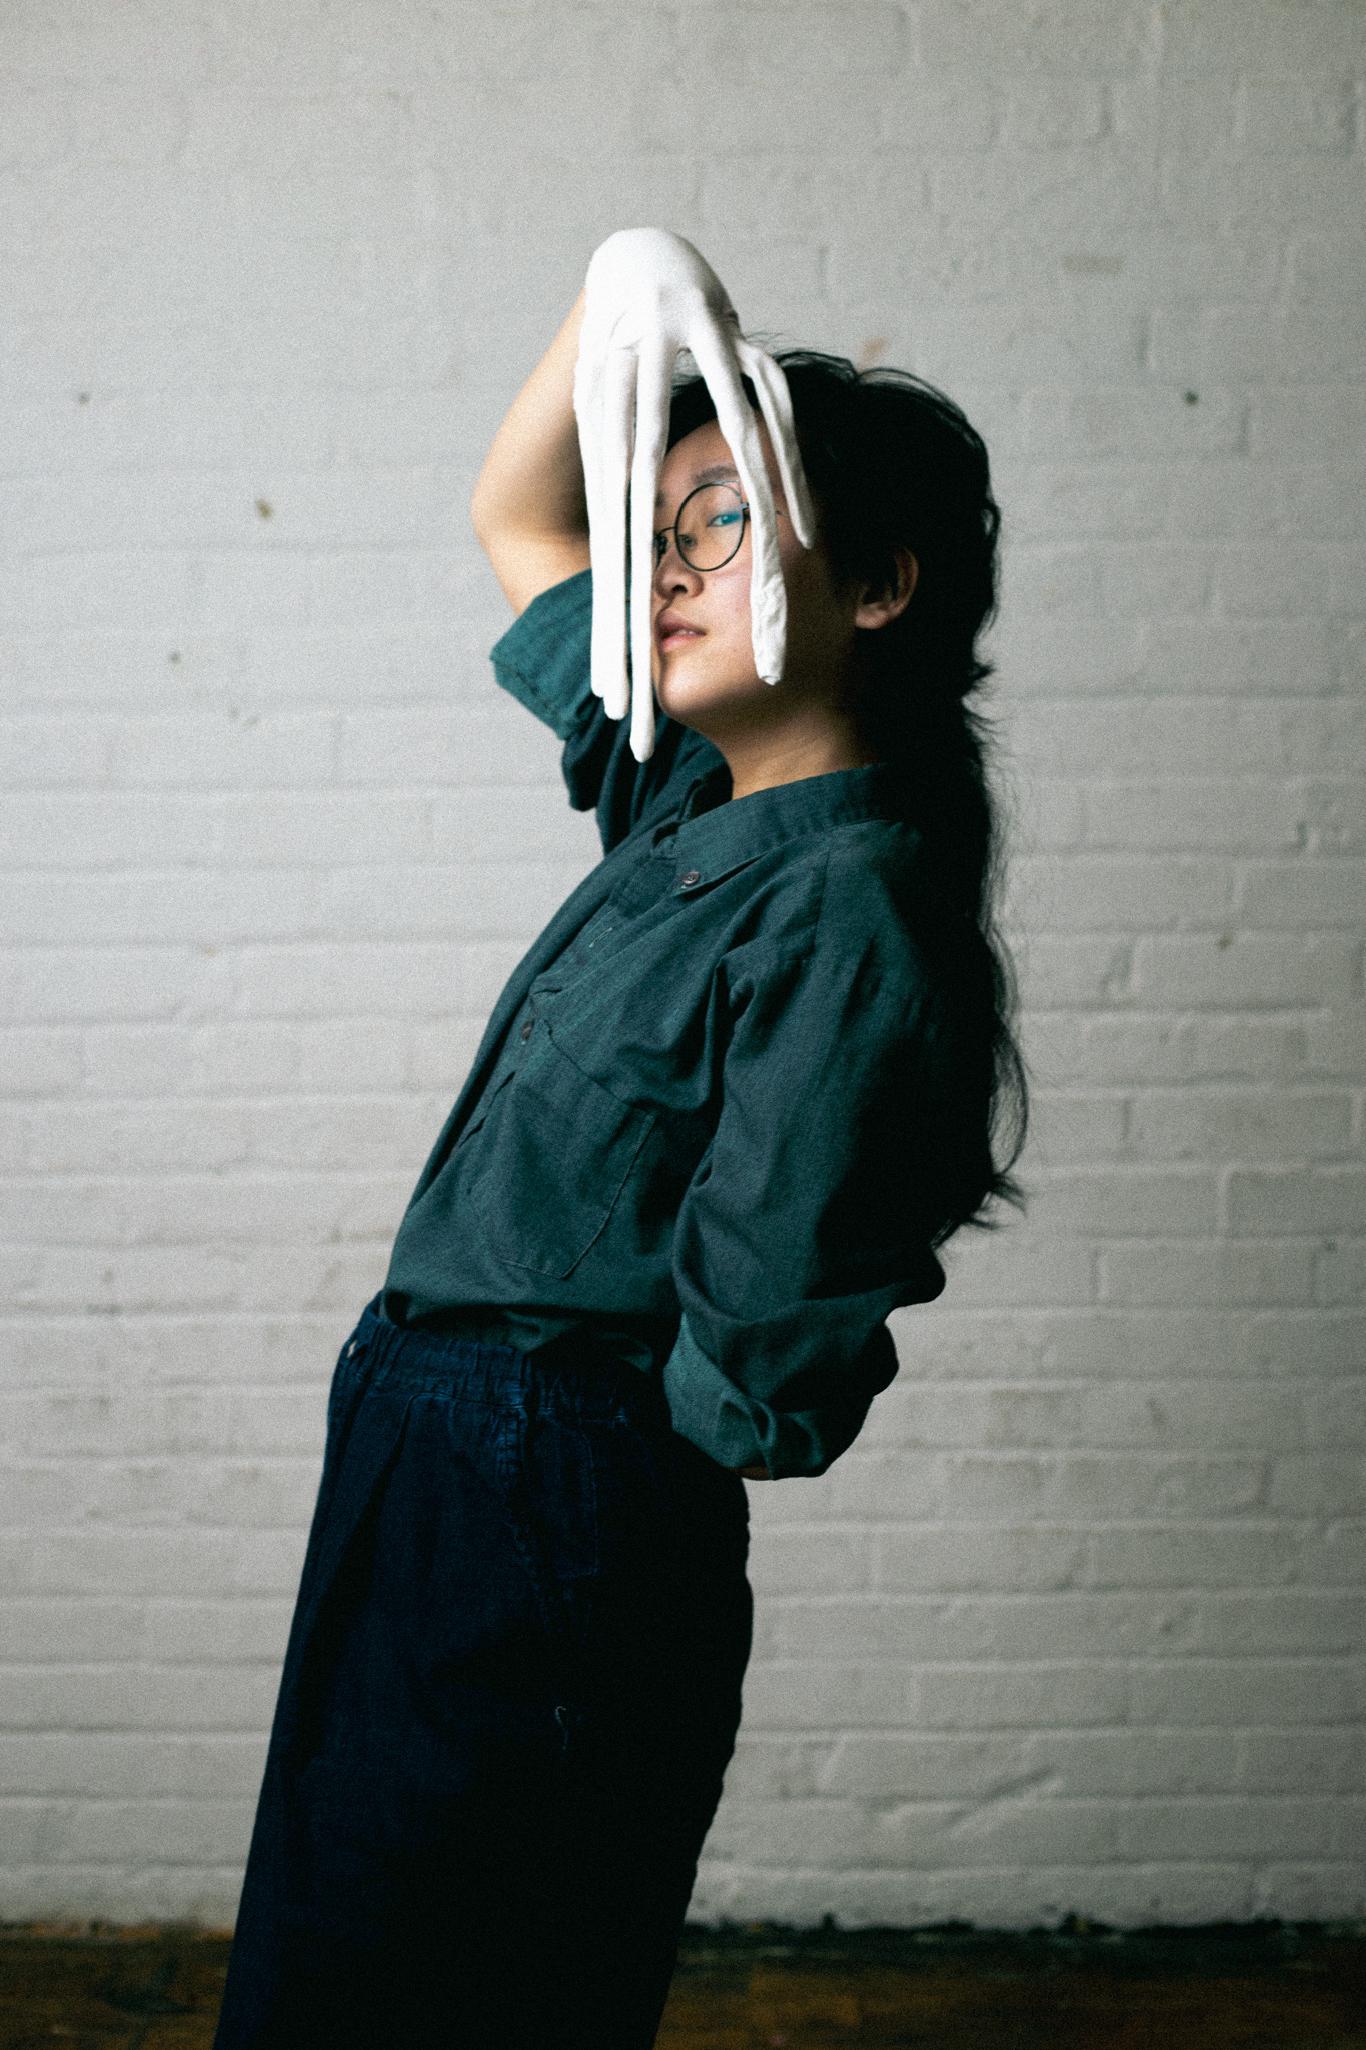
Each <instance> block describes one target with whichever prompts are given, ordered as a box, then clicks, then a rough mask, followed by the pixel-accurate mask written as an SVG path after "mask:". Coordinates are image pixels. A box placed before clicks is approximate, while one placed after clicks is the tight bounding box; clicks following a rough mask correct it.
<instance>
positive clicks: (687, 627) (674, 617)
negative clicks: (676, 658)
mask: <svg viewBox="0 0 1366 2050" xmlns="http://www.w3.org/2000/svg"><path fill="white" fill-rule="evenodd" d="M701 638H702V629H701V627H700V626H694V625H693V624H692V623H691V621H690V620H686V619H684V618H682V617H681V615H680V614H679V613H677V612H661V613H660V615H659V618H658V619H657V620H656V621H655V640H656V642H657V643H658V645H659V646H660V647H661V648H673V647H679V648H682V647H686V646H687V643H688V642H689V641H692V640H701Z"/></svg>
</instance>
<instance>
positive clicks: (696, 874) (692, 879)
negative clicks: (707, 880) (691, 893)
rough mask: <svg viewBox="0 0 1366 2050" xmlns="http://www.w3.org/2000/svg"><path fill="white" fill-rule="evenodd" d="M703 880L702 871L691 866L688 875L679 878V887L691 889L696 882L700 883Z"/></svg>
mask: <svg viewBox="0 0 1366 2050" xmlns="http://www.w3.org/2000/svg"><path fill="white" fill-rule="evenodd" d="M701 880H702V872H701V870H700V869H696V868H690V869H689V870H688V873H687V874H686V875H682V876H680V877H679V878H678V882H679V887H680V889H684V890H690V889H691V888H692V886H693V884H694V883H700V882H701Z"/></svg>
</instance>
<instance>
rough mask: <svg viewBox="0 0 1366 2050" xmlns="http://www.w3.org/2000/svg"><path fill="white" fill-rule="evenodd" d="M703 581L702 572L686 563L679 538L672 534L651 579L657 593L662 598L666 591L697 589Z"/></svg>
mask: <svg viewBox="0 0 1366 2050" xmlns="http://www.w3.org/2000/svg"><path fill="white" fill-rule="evenodd" d="M652 545H653V544H652ZM701 580H702V577H701V571H700V570H695V569H693V568H692V567H691V566H690V565H689V564H688V563H686V562H684V560H683V558H682V556H681V555H680V554H679V552H678V541H677V537H676V536H675V535H674V534H670V535H669V538H668V540H667V541H666V543H665V545H664V553H663V554H662V555H661V556H660V558H659V561H658V562H657V563H656V564H655V567H654V573H653V575H652V576H651V578H650V582H651V584H652V585H653V587H654V589H655V591H656V592H657V593H658V594H659V595H660V596H661V597H662V596H663V595H664V593H665V592H666V591H673V590H680V589H681V590H691V589H695V588H696V586H697V585H698V584H699V583H700V582H701Z"/></svg>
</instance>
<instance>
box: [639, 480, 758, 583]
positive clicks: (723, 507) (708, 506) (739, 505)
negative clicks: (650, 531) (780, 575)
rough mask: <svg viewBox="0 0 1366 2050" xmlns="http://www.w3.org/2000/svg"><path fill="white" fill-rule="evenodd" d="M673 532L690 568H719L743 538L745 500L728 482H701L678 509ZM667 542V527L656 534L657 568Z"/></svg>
mask: <svg viewBox="0 0 1366 2050" xmlns="http://www.w3.org/2000/svg"><path fill="white" fill-rule="evenodd" d="M673 532H674V535H675V538H676V540H677V544H678V552H679V554H680V555H681V556H682V558H683V560H684V562H686V563H687V565H688V567H689V568H690V569H720V568H721V566H722V565H723V563H727V562H729V561H730V559H731V557H732V556H733V555H734V554H735V552H736V550H737V549H738V548H739V546H740V543H741V541H742V540H743V539H744V533H745V501H744V500H743V498H741V496H740V494H739V492H738V491H736V490H735V489H734V488H733V486H731V485H729V484H700V485H699V486H698V488H697V490H696V491H690V492H689V493H688V496H687V497H686V498H685V499H684V501H683V503H682V505H680V507H679V508H678V517H677V519H676V520H675V521H674V526H673ZM668 541H669V529H668V528H667V527H666V528H664V530H663V531H662V532H661V533H658V534H656V535H655V540H654V558H655V567H656V569H657V568H658V567H659V565H660V563H661V562H662V561H663V559H664V551H665V549H666V547H667V546H668Z"/></svg>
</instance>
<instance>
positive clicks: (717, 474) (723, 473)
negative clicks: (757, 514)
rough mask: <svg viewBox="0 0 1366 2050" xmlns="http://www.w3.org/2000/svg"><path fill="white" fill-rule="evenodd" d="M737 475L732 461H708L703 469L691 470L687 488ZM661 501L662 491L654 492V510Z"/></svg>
mask: <svg viewBox="0 0 1366 2050" xmlns="http://www.w3.org/2000/svg"><path fill="white" fill-rule="evenodd" d="M739 475H740V472H739V471H738V470H737V469H736V467H735V465H734V463H708V464H707V466H706V468H705V469H703V470H694V471H693V473H692V476H691V477H690V478H689V479H688V489H689V490H690V491H691V490H692V489H693V487H694V485H697V484H717V483H719V482H720V481H721V479H722V478H723V477H738V476H739ZM663 503H664V493H663V492H662V491H657V492H656V493H655V511H656V512H658V511H659V508H660V507H661V506H662V505H663Z"/></svg>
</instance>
